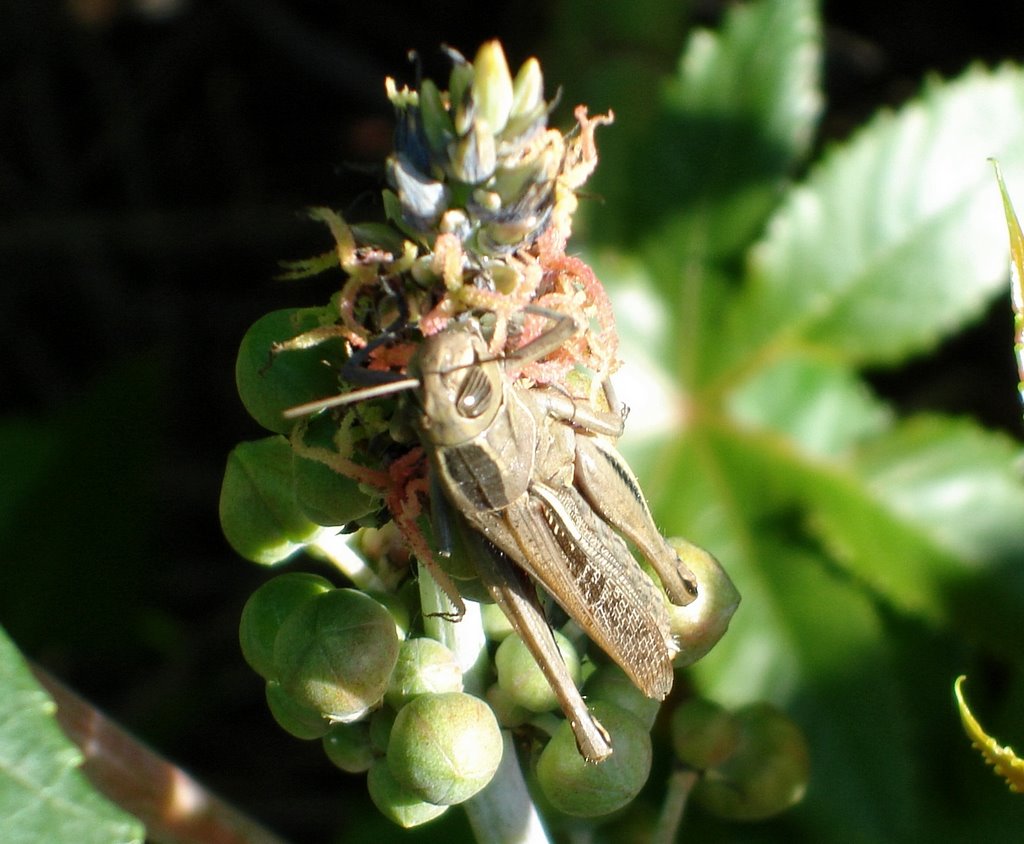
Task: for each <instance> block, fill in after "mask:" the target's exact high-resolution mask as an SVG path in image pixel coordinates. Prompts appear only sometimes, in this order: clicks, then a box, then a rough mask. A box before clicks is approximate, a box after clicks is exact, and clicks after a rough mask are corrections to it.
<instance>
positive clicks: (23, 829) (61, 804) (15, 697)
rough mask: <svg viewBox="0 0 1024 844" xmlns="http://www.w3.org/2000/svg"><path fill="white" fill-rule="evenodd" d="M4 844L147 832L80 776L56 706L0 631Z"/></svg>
mask: <svg viewBox="0 0 1024 844" xmlns="http://www.w3.org/2000/svg"><path fill="white" fill-rule="evenodd" d="M0 690H2V691H0V841H3V842H4V844H38V843H39V842H41V841H45V842H47V844H93V842H95V844H119V842H125V844H129V842H140V844H141V842H142V840H143V838H144V837H145V833H144V831H143V828H142V825H141V824H140V823H139V822H138V821H136V820H135V819H134V818H132V817H131V816H130V815H127V814H126V813H124V812H122V811H121V810H120V809H119V808H117V807H116V806H115V805H113V804H112V803H110V802H108V801H107V800H106V798H104V797H103V796H101V795H100V794H99V793H98V792H97V791H96V790H95V789H94V788H93V787H92V786H91V785H90V784H89V782H88V781H87V780H86V779H85V777H84V776H83V775H82V773H81V771H79V770H78V767H79V765H81V762H82V755H81V753H80V752H79V750H78V748H76V747H75V746H74V745H73V744H72V743H71V742H70V741H68V739H67V738H66V737H65V736H64V734H63V733H62V732H61V731H60V729H59V728H58V727H57V724H56V722H55V721H54V718H53V713H54V711H55V705H54V703H53V700H52V699H51V698H50V696H49V695H48V694H47V693H46V692H45V691H43V690H42V689H41V688H40V687H39V685H38V684H37V683H36V682H35V679H34V678H33V677H32V675H31V673H30V672H29V670H28V667H27V666H26V665H25V662H24V660H23V659H22V658H21V655H20V654H19V653H18V650H17V648H15V647H14V644H13V643H12V642H11V641H10V639H8V638H7V636H6V634H5V633H4V632H3V631H2V630H0Z"/></svg>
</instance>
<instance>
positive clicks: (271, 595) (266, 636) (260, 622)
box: [238, 571, 334, 680]
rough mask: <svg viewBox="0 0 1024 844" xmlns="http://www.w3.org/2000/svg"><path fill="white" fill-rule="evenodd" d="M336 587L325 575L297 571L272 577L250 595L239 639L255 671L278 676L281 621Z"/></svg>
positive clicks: (270, 677) (239, 626)
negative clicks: (276, 651) (276, 649)
mask: <svg viewBox="0 0 1024 844" xmlns="http://www.w3.org/2000/svg"><path fill="white" fill-rule="evenodd" d="M333 588H334V584H332V583H331V582H330V581H329V580H328V579H327V578H325V577H320V576H319V575H317V574H307V573H306V572H299V571H294V572H288V573H286V574H280V575H278V576H277V577H274V578H271V579H270V580H268V581H267V582H266V583H264V584H263V585H262V586H261V587H260V588H259V589H257V590H256V591H255V592H253V593H252V595H250V596H249V600H248V601H246V602H245V606H244V607H243V608H242V618H241V621H240V622H239V624H238V642H239V644H240V645H241V646H242V656H243V657H245V661H246V662H247V663H249V665H250V667H251V668H252V670H253V671H255V672H256V673H257V674H259V675H260V676H261V677H262V678H263V679H264V680H273V679H275V678H276V677H277V670H276V668H275V667H274V640H275V639H277V631H278V630H280V629H281V624H282V623H283V622H284V620H285V619H286V618H287V617H288V616H289V615H291V613H292V612H293V611H294V610H296V609H297V608H298V607H300V606H301V605H302V604H304V603H305V602H306V601H308V600H309V599H310V598H314V597H316V596H317V595H321V594H323V593H324V592H329V591H331V590H332V589H333Z"/></svg>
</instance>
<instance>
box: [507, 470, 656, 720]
mask: <svg viewBox="0 0 1024 844" xmlns="http://www.w3.org/2000/svg"><path fill="white" fill-rule="evenodd" d="M502 515H503V517H504V520H505V521H506V523H507V525H508V529H509V532H510V533H511V535H512V536H513V537H514V538H515V541H516V543H517V545H518V546H519V547H518V549H516V550H517V551H518V553H516V554H514V555H512V554H510V556H513V559H515V560H516V561H517V562H519V563H520V565H522V566H523V568H524V569H525V570H526V571H527V572H528V573H529V574H530V575H532V576H533V577H534V578H535V579H536V580H537V581H538V582H539V583H540V584H541V585H543V586H544V588H545V589H547V591H548V592H549V593H550V594H551V596H552V597H553V598H554V599H555V600H556V601H557V602H558V603H559V604H561V606H562V607H563V609H565V611H566V612H567V613H568V614H569V615H570V616H571V617H572V618H573V619H574V620H575V621H576V622H577V623H578V624H579V625H580V626H581V627H582V628H583V629H584V631H585V632H586V633H587V635H588V636H590V638H591V639H593V640H594V641H595V642H596V643H597V644H598V645H599V646H600V647H601V648H602V649H603V650H604V651H605V653H607V654H608V655H609V656H610V657H611V658H612V659H614V660H615V662H617V663H618V664H619V665H620V666H621V667H622V670H623V671H625V672H626V674H628V675H629V677H630V679H631V680H632V681H633V682H634V683H635V684H636V685H637V687H638V688H639V689H640V690H641V691H643V693H644V694H646V695H647V696H648V697H652V698H656V699H658V700H662V699H664V698H665V696H666V695H667V694H668V693H669V691H670V690H671V689H672V680H673V675H672V657H673V655H674V653H675V645H674V642H673V640H672V635H671V632H670V629H669V619H668V612H667V610H666V608H665V605H664V604H663V602H662V598H661V594H660V592H659V591H658V589H657V587H656V586H655V585H654V583H653V582H652V581H651V579H650V578H649V577H648V576H647V575H646V574H644V572H643V570H642V569H641V568H640V566H639V565H638V564H637V562H636V560H635V559H633V555H632V554H630V552H629V549H628V548H627V547H626V543H625V542H623V540H622V539H621V538H620V537H619V536H617V535H616V534H615V533H614V532H613V531H612V530H611V529H610V528H609V527H608V526H607V525H606V524H605V523H604V522H603V521H602V520H601V519H600V518H598V517H597V516H596V515H595V514H594V512H593V510H591V508H590V506H589V505H588V504H587V502H586V501H585V500H584V499H583V497H582V496H581V495H580V494H579V493H578V492H576V490H575V489H573V488H572V487H561V488H552V487H548V486H545V485H542V484H533V485H532V486H531V487H530V492H529V494H528V495H527V496H524V497H523V498H520V499H519V500H518V501H516V502H514V503H513V504H512V505H511V506H509V507H508V508H506V509H505V510H504V511H503V513H502Z"/></svg>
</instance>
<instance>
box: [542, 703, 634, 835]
mask: <svg viewBox="0 0 1024 844" xmlns="http://www.w3.org/2000/svg"><path fill="white" fill-rule="evenodd" d="M590 709H591V712H593V714H594V716H595V717H596V718H597V719H598V721H599V722H600V723H601V725H602V726H603V727H604V728H605V729H606V730H607V731H608V733H609V735H610V736H611V740H612V748H613V751H612V755H611V756H609V757H608V758H607V759H605V760H604V761H603V762H601V763H599V764H593V763H591V762H586V761H585V760H584V759H583V757H582V756H580V753H579V750H578V749H577V747H576V739H575V738H574V737H573V734H572V728H571V727H570V726H569V722H568V721H563V722H562V723H561V724H560V725H559V726H558V729H557V730H555V732H554V735H552V736H551V741H549V742H548V744H547V746H546V747H545V748H544V750H543V751H542V752H541V755H540V759H539V760H538V762H537V782H538V783H539V784H540V787H541V790H542V791H543V792H544V796H545V797H546V798H547V799H548V800H549V801H550V802H551V805H552V806H554V807H555V808H556V809H558V810H559V811H560V812H564V813H565V814H567V815H573V816H575V817H583V818H590V817H597V816H598V815H606V814H608V813H609V812H614V811H616V810H618V809H621V808H622V807H623V806H625V805H626V804H627V803H629V802H630V801H631V800H633V798H634V797H636V795H637V794H639V792H640V789H641V788H643V786H644V783H645V782H647V777H648V775H649V774H650V772H651V737H650V734H649V733H648V732H647V730H646V728H645V727H644V725H643V724H642V723H640V721H639V720H638V719H637V718H635V717H634V716H633V715H631V714H630V713H629V712H626V711H625V710H624V709H620V708H619V707H617V706H615V705H614V704H611V703H603V702H601V701H598V702H596V703H595V704H594V705H593V706H592V707H590Z"/></svg>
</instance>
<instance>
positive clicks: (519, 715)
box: [484, 683, 534, 727]
mask: <svg viewBox="0 0 1024 844" xmlns="http://www.w3.org/2000/svg"><path fill="white" fill-rule="evenodd" d="M484 697H486V698H487V703H488V704H490V707H491V709H492V710H493V711H494V717H495V718H497V719H498V723H499V724H501V726H503V727H518V726H520V725H522V724H525V723H526V722H527V721H529V720H530V719H531V718H532V717H533V716H534V713H533V712H530V710H529V709H526V708H525V707H523V706H519V704H517V703H516V702H515V701H514V700H512V696H511V695H509V694H508V693H507V692H505V691H504V690H503V689H502V688H501V686H499V685H498V684H497V683H493V684H492V685H491V686H489V687H488V689H487V692H486V694H485V695H484Z"/></svg>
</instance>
